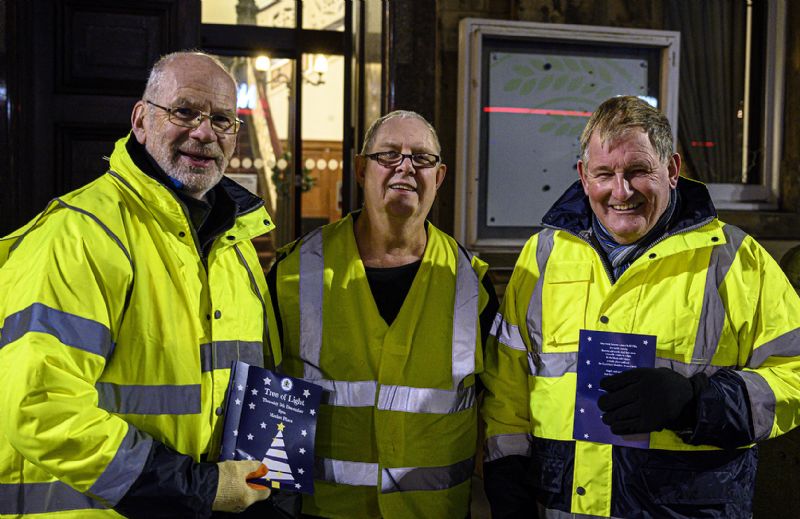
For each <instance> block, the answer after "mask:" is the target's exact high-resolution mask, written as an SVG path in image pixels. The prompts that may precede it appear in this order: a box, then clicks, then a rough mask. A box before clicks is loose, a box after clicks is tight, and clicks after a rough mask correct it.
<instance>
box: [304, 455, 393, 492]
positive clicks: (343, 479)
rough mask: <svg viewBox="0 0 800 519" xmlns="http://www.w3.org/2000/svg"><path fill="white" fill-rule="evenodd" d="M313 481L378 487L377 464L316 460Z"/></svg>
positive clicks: (328, 459)
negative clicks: (319, 480)
mask: <svg viewBox="0 0 800 519" xmlns="http://www.w3.org/2000/svg"><path fill="white" fill-rule="evenodd" d="M314 479H321V480H323V481H330V482H331V483H338V484H340V485H352V486H367V487H376V486H378V464H377V463H364V462H360V461H344V460H335V459H331V458H316V459H315V460H314Z"/></svg>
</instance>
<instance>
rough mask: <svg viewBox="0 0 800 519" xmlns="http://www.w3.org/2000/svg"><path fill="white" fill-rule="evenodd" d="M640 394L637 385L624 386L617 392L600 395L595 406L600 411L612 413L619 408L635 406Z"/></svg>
mask: <svg viewBox="0 0 800 519" xmlns="http://www.w3.org/2000/svg"><path fill="white" fill-rule="evenodd" d="M639 399H640V394H639V387H638V385H633V386H626V387H624V388H622V389H619V390H617V391H613V392H609V393H606V394H604V395H600V398H598V399H597V406H598V407H599V408H600V410H601V411H606V412H607V411H613V410H615V409H619V408H620V407H625V406H630V405H635V404H637V403H638V402H639Z"/></svg>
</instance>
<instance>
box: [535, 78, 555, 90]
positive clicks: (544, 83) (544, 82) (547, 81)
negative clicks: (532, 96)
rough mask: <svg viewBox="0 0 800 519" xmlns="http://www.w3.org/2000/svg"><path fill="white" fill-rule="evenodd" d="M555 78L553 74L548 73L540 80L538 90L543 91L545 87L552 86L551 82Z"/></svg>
mask: <svg viewBox="0 0 800 519" xmlns="http://www.w3.org/2000/svg"><path fill="white" fill-rule="evenodd" d="M553 79H554V78H553V76H551V75H548V76H546V77H545V78H544V79H542V80H541V81H540V82H539V86H538V87H536V90H538V91H539V92H541V91H542V90H544V89H545V88H547V87H549V86H550V84H551V83H552V82H553Z"/></svg>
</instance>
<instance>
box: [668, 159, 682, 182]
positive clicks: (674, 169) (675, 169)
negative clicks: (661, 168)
mask: <svg viewBox="0 0 800 519" xmlns="http://www.w3.org/2000/svg"><path fill="white" fill-rule="evenodd" d="M667 173H668V174H669V185H670V187H671V188H673V189H675V187H676V186H677V185H678V177H680V176H681V156H680V155H679V154H677V153H673V154H672V158H671V159H670V160H669V164H668V165H667Z"/></svg>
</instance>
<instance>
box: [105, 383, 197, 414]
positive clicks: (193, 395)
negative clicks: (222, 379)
mask: <svg viewBox="0 0 800 519" xmlns="http://www.w3.org/2000/svg"><path fill="white" fill-rule="evenodd" d="M95 387H96V388H97V396H98V405H99V406H100V407H102V408H103V409H105V410H106V411H109V412H112V413H118V414H197V413H199V412H200V384H189V385H185V386H178V385H174V386H173V385H161V386H134V385H119V384H112V383H109V382H98V383H97V384H96V386H95Z"/></svg>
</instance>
